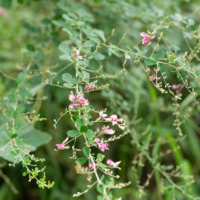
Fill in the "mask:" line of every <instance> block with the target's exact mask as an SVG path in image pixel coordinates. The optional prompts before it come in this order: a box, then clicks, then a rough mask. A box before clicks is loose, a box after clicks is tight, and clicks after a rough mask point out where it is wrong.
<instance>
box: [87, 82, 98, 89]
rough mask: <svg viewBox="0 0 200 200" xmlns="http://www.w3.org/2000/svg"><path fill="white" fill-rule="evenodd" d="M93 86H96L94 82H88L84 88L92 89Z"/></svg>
mask: <svg viewBox="0 0 200 200" xmlns="http://www.w3.org/2000/svg"><path fill="white" fill-rule="evenodd" d="M94 88H96V86H95V85H94V84H92V83H90V84H88V85H86V86H85V90H92V89H94Z"/></svg>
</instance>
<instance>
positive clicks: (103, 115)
mask: <svg viewBox="0 0 200 200" xmlns="http://www.w3.org/2000/svg"><path fill="white" fill-rule="evenodd" d="M99 116H100V117H101V119H103V118H104V117H106V116H107V115H106V114H103V110H102V111H100V112H99Z"/></svg>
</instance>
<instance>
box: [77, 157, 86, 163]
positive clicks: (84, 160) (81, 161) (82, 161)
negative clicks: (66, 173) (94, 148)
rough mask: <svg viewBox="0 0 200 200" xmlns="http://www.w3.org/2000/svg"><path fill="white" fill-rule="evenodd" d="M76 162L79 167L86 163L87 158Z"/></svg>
mask: <svg viewBox="0 0 200 200" xmlns="http://www.w3.org/2000/svg"><path fill="white" fill-rule="evenodd" d="M77 161H78V163H79V164H80V165H83V164H84V163H85V162H86V161H87V158H78V159H77Z"/></svg>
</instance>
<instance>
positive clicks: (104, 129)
mask: <svg viewBox="0 0 200 200" xmlns="http://www.w3.org/2000/svg"><path fill="white" fill-rule="evenodd" d="M102 131H103V133H105V134H108V135H113V134H114V133H115V131H114V130H113V129H112V128H111V129H106V128H102Z"/></svg>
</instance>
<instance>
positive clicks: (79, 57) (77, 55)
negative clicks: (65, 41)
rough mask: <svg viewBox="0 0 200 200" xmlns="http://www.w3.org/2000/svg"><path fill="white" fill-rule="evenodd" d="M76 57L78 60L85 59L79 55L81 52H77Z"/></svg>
mask: <svg viewBox="0 0 200 200" xmlns="http://www.w3.org/2000/svg"><path fill="white" fill-rule="evenodd" d="M76 57H77V58H78V59H80V60H82V59H83V56H80V55H79V50H76Z"/></svg>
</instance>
